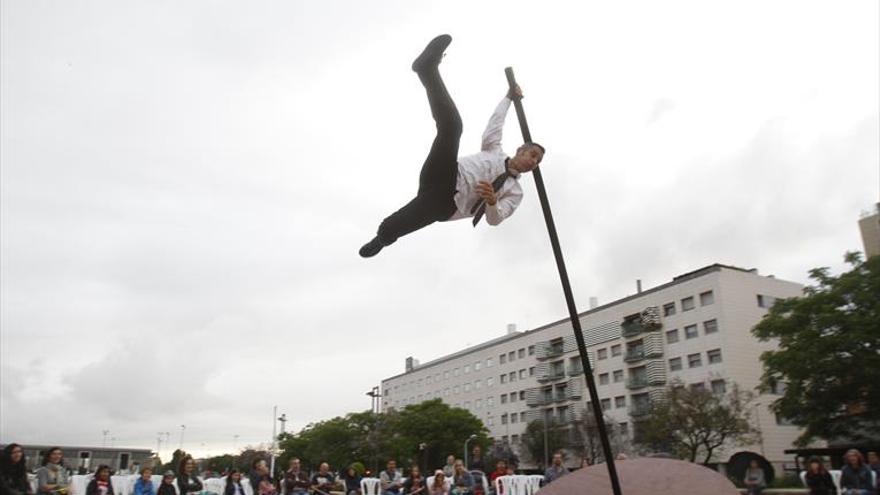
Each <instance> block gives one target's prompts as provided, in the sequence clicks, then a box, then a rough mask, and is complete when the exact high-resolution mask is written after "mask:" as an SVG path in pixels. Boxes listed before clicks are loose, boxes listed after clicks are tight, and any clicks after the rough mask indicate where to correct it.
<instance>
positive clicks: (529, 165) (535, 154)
mask: <svg viewBox="0 0 880 495" xmlns="http://www.w3.org/2000/svg"><path fill="white" fill-rule="evenodd" d="M542 158H544V153H543V152H542V151H541V148H538V147H537V146H530V145H528V144H526V145H523V146H520V147H519V149H518V150H516V155H515V156H514V157H513V158H511V160H510V161H511V162H512V165H513V168H515V169H516V170H517V171H519V172H531V171H532V170H534V169H535V167H537V166H538V164H539V163H541V159H542Z"/></svg>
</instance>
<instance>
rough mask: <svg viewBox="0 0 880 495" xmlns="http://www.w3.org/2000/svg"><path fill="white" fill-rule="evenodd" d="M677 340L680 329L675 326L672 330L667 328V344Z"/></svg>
mask: <svg viewBox="0 0 880 495" xmlns="http://www.w3.org/2000/svg"><path fill="white" fill-rule="evenodd" d="M676 342H678V329H677V328H673V329H672V330H667V331H666V343H667V344H674V343H676Z"/></svg>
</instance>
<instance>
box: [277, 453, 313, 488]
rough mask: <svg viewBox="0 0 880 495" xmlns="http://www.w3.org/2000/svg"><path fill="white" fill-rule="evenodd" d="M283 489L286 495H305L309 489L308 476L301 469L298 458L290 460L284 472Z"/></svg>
mask: <svg viewBox="0 0 880 495" xmlns="http://www.w3.org/2000/svg"><path fill="white" fill-rule="evenodd" d="M282 483H283V488H284V492H285V493H286V494H287V495H306V494H307V493H308V492H309V487H310V486H312V484H311V482H310V481H309V475H308V473H306V472H305V471H303V469H302V462H301V461H300V460H299V457H294V458H292V459H290V464H289V468H288V469H287V471H285V472H284V481H283V482H282Z"/></svg>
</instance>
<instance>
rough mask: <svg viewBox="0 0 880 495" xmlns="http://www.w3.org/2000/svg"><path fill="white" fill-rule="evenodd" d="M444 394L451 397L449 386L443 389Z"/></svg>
mask: <svg viewBox="0 0 880 495" xmlns="http://www.w3.org/2000/svg"><path fill="white" fill-rule="evenodd" d="M443 396H444V397H449V388H448V387H447V388H444V389H443Z"/></svg>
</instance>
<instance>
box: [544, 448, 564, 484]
mask: <svg viewBox="0 0 880 495" xmlns="http://www.w3.org/2000/svg"><path fill="white" fill-rule="evenodd" d="M566 474H568V468H567V467H565V466H564V465H563V464H562V453H561V452H556V453H555V454H553V461H552V463H551V464H550V467H548V468H547V470H546V471H544V483H546V484H550V483H553V482H554V481H556V480H558V479H559V478H561V477H563V476H565V475H566Z"/></svg>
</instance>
